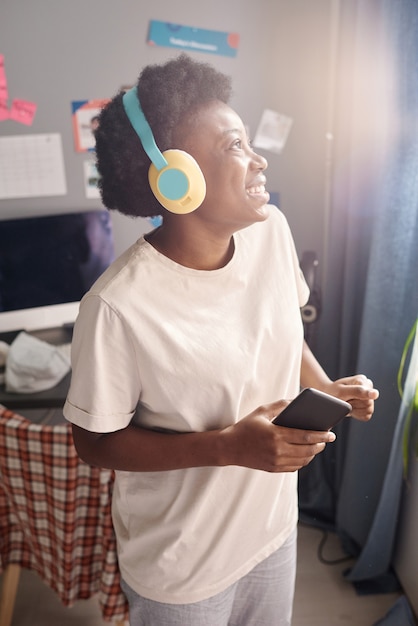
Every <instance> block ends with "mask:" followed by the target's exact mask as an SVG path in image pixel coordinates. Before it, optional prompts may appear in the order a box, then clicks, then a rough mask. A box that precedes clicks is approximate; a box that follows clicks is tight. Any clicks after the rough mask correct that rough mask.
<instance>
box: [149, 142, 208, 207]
mask: <svg viewBox="0 0 418 626" xmlns="http://www.w3.org/2000/svg"><path fill="white" fill-rule="evenodd" d="M163 156H164V158H165V160H166V161H167V166H166V167H164V168H163V169H160V170H158V169H157V168H156V167H155V165H154V164H153V163H151V166H150V168H149V171H148V180H149V184H150V187H151V189H152V192H153V194H154V195H155V197H156V198H157V200H158V201H159V202H160V204H162V206H163V207H164V208H166V209H167V210H168V211H171V213H179V214H185V213H191V212H192V211H194V210H195V209H197V208H198V207H199V206H200V205H201V204H202V202H203V200H204V199H205V195H206V183H205V178H204V176H203V173H202V170H201V169H200V167H199V165H198V164H197V162H196V160H195V159H194V158H193V157H192V155H191V154H188V153H187V152H184V151H183V150H166V151H165V152H163Z"/></svg>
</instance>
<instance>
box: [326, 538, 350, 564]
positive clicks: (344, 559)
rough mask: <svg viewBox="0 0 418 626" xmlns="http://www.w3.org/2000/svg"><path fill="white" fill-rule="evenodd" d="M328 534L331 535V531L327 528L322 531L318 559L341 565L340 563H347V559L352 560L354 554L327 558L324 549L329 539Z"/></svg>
mask: <svg viewBox="0 0 418 626" xmlns="http://www.w3.org/2000/svg"><path fill="white" fill-rule="evenodd" d="M328 536H329V533H328V531H327V530H324V531H322V539H321V541H320V542H319V546H318V560H319V561H320V562H321V563H323V564H324V565H339V564H340V563H346V562H347V561H351V560H352V559H353V557H352V556H343V557H340V558H338V559H326V558H325V557H324V556H323V553H322V551H323V549H324V546H325V544H326V542H327V541H328Z"/></svg>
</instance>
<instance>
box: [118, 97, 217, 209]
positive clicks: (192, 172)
mask: <svg viewBox="0 0 418 626" xmlns="http://www.w3.org/2000/svg"><path fill="white" fill-rule="evenodd" d="M122 101H123V106H124V109H125V113H126V115H127V116H128V119H129V121H130V123H131V124H132V126H133V128H134V130H135V132H136V134H137V135H138V137H139V139H140V140H141V143H142V146H143V148H144V150H145V152H146V153H147V155H148V157H149V159H150V161H151V165H150V168H149V170H148V181H149V184H150V187H151V190H152V192H153V194H154V196H155V197H156V198H157V200H158V202H159V203H160V204H162V206H163V207H164V208H166V209H167V210H168V211H171V213H179V214H185V213H191V212H192V211H194V210H195V209H197V208H198V207H199V206H200V205H201V204H202V202H203V200H204V199H205V195H206V182H205V178H204V176H203V173H202V170H201V169H200V167H199V165H198V164H197V161H196V160H195V159H194V158H193V157H192V155H191V154H188V153H187V152H184V151H183V150H165V152H160V150H159V148H158V147H157V144H156V143H155V139H154V135H153V134H152V130H151V127H150V125H149V124H148V122H147V120H146V118H145V115H144V112H143V110H142V108H141V104H140V102H139V99H138V94H137V88H136V86H135V87H132V89H129V90H128V91H126V92H125V93H124V94H123V98H122Z"/></svg>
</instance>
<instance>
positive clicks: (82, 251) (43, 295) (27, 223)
mask: <svg viewBox="0 0 418 626" xmlns="http://www.w3.org/2000/svg"><path fill="white" fill-rule="evenodd" d="M113 259H114V247H113V234H112V223H111V218H110V214H109V212H108V211H106V210H96V211H86V212H74V213H65V214H54V215H42V216H39V217H25V218H20V219H12V220H2V221H0V331H7V330H15V329H19V328H25V329H28V330H30V329H35V328H42V327H47V326H55V325H61V324H63V323H72V322H74V320H75V317H76V315H77V312H78V304H79V301H80V300H81V298H82V297H83V295H84V294H85V293H86V291H88V289H89V288H90V287H91V285H92V284H93V283H94V281H95V280H96V279H97V278H98V277H99V276H100V275H101V274H102V273H103V271H104V270H105V269H106V267H108V265H109V264H110V263H111V262H112V261H113Z"/></svg>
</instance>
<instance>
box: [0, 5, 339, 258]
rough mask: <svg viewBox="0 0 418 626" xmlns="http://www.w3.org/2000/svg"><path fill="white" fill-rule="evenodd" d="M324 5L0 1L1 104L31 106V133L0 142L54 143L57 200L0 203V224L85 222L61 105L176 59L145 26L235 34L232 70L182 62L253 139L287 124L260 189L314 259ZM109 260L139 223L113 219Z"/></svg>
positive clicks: (318, 232)
mask: <svg viewBox="0 0 418 626" xmlns="http://www.w3.org/2000/svg"><path fill="white" fill-rule="evenodd" d="M334 4H335V0H315V2H312V0H276V1H275V2H272V1H271V0H258V2H256V3H255V2H250V1H249V0H228V2H225V1H224V0H211V2H207V3H205V6H204V10H202V4H201V3H198V2H195V0H177V1H176V2H175V3H173V2H168V0H154V1H153V2H152V3H148V2H145V1H144V0H118V2H114V1H113V0H89V1H88V2H85V1H84V0H73V1H72V2H57V1H56V0H36V1H35V2H25V0H2V2H1V5H0V54H4V56H5V65H6V73H7V78H8V86H9V93H10V97H18V98H25V99H27V100H33V101H34V102H36V103H37V105H38V110H37V113H36V117H35V121H34V124H33V126H32V127H29V128H28V127H24V126H22V125H19V124H16V123H15V122H11V121H6V122H0V134H1V135H15V134H27V133H43V132H59V133H61V135H62V139H63V146H64V159H65V166H66V176H67V184H68V194H67V195H66V196H60V197H55V198H31V199H13V200H0V219H1V218H2V219H5V218H8V217H13V216H24V215H31V214H40V213H51V212H57V211H60V212H64V211H72V210H85V209H86V208H95V207H98V206H99V205H100V203H99V201H97V200H87V199H86V198H85V195H84V182H83V163H84V161H85V160H86V155H85V154H83V153H76V152H75V151H74V147H73V146H74V144H73V137H72V128H71V116H70V103H71V101H73V100H84V99H94V98H106V97H109V96H112V95H113V94H114V93H115V92H116V91H117V89H118V88H119V86H120V85H123V84H129V83H132V82H133V81H134V80H135V79H136V77H137V75H138V73H139V71H140V69H141V67H142V66H143V65H145V64H147V63H150V62H156V63H158V62H161V61H164V60H165V59H167V58H168V57H169V56H171V55H173V54H177V53H178V51H175V50H173V49H168V48H159V47H150V46H148V45H147V43H146V36H147V30H148V24H149V21H150V20H151V19H159V20H164V21H171V22H176V23H182V24H186V25H190V26H196V27H200V28H209V29H216V30H222V31H228V32H238V33H239V34H240V38H241V40H240V46H239V51H238V55H237V57H236V58H228V57H222V56H217V55H209V54H202V53H198V52H197V53H193V55H194V56H195V58H197V59H201V60H203V61H208V62H210V63H213V64H214V65H216V66H217V67H218V68H219V69H220V70H221V71H224V72H226V73H228V74H230V75H231V76H232V77H233V82H234V91H235V93H234V98H233V101H232V105H233V106H234V108H236V110H237V111H238V113H239V114H240V115H241V117H242V118H243V119H244V121H245V122H246V123H247V124H248V125H249V127H250V132H251V133H254V132H255V129H256V126H257V124H258V122H259V119H260V116H261V113H262V111H263V109H264V108H271V109H275V110H278V111H280V112H281V113H284V114H286V115H289V116H290V117H292V118H293V120H294V123H293V127H292V130H291V134H290V137H289V140H288V144H287V145H286V147H285V150H284V152H283V153H282V154H281V155H273V154H271V153H264V156H266V157H267V159H268V160H269V163H270V166H269V169H268V172H267V174H268V187H269V190H271V191H278V192H279V193H280V200H281V202H280V205H281V208H282V210H283V211H284V212H285V214H286V215H287V217H288V219H289V222H290V224H291V227H292V229H293V232H294V236H295V240H296V245H297V248H298V251H299V252H302V251H303V250H305V249H314V250H317V251H318V253H319V254H320V256H322V247H323V232H324V228H325V211H326V185H325V178H326V158H327V157H326V153H327V140H326V133H327V131H328V130H329V121H330V114H329V86H330V72H331V68H332V57H331V55H330V42H331V35H330V33H331V25H332V7H333V5H334ZM114 228H115V238H116V248H117V252H120V251H122V249H124V248H125V247H126V246H127V245H129V244H130V243H131V241H133V240H134V239H135V238H136V237H137V234H139V233H140V232H142V231H143V230H144V228H145V229H148V228H149V225H148V222H144V221H143V220H141V221H139V222H134V223H133V222H132V220H131V219H130V218H125V217H123V216H116V215H115V217H114Z"/></svg>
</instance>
